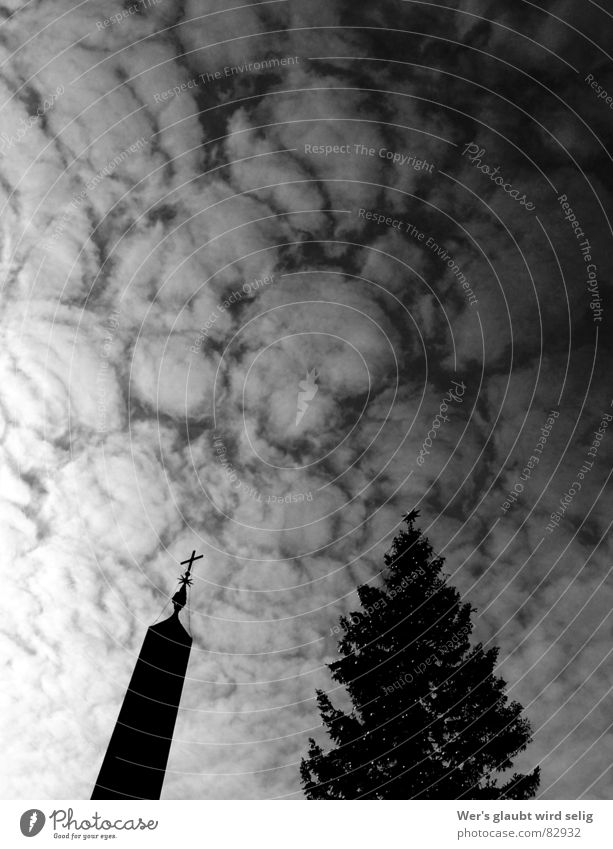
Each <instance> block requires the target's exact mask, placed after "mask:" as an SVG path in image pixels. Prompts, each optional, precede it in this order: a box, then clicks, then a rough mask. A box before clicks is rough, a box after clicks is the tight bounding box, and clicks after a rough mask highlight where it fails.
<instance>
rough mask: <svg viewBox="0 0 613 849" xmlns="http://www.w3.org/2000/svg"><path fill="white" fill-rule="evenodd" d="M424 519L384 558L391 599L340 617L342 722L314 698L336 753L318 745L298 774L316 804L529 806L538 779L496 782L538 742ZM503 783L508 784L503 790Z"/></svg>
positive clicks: (379, 597)
mask: <svg viewBox="0 0 613 849" xmlns="http://www.w3.org/2000/svg"><path fill="white" fill-rule="evenodd" d="M418 515H419V513H418V512H417V511H412V512H411V513H409V514H408V515H407V516H406V517H405V522H406V529H405V528H402V530H401V531H400V533H399V534H398V535H397V536H396V537H395V539H394V541H393V543H392V547H391V549H390V551H389V552H388V553H387V554H386V555H385V565H386V567H387V568H386V570H385V573H384V577H383V587H382V588H377V587H372V586H366V585H363V586H360V587H359V588H358V597H359V600H360V603H361V605H362V610H360V611H358V612H354V613H352V614H350V616H348V617H345V616H343V617H341V620H340V626H341V629H342V631H343V632H344V633H343V635H342V637H341V639H340V642H339V652H340V654H341V655H342V657H341V659H340V660H338V661H336V662H334V663H332V664H330V665H329V668H330V670H331V672H332V678H333V679H334V680H335V681H336V682H337V683H339V684H341V685H343V686H344V687H345V688H346V690H347V692H348V695H349V696H350V698H351V701H352V703H353V710H352V711H351V712H350V713H344V712H343V711H342V710H339V709H337V708H335V707H334V706H333V705H332V702H331V701H330V699H329V698H328V696H327V695H326V694H325V693H324V692H323V691H321V690H318V691H317V702H318V706H319V710H320V713H321V716H322V719H323V724H324V726H325V727H326V729H327V731H328V734H329V736H330V737H331V739H332V741H333V742H334V743H335V744H336V746H335V748H332V749H331V750H330V751H328V752H324V751H323V750H322V748H321V747H320V746H319V745H317V743H316V742H315V741H314V740H313V739H312V738H311V739H310V740H309V751H308V755H307V757H306V758H305V759H303V760H302V763H301V768H300V772H301V776H302V783H303V787H304V791H305V794H306V796H307V798H309V799H417V798H419V799H529V798H532V797H533V796H534V795H535V793H536V790H537V788H538V785H539V768H538V767H537V768H536V769H535V770H534V771H533V772H531V773H529V774H528V775H519V774H517V773H515V774H514V775H513V776H512V777H511V778H507V780H506V781H505V782H504V783H503V784H502V785H500V786H499V785H498V784H497V774H498V773H500V772H501V771H506V770H508V769H510V768H511V767H512V759H513V758H514V757H515V756H516V755H517V754H518V753H519V752H522V751H523V750H524V749H525V748H526V746H527V745H528V743H529V742H530V739H531V731H530V725H529V723H528V721H527V720H526V719H525V718H523V717H522V716H521V713H522V706H521V705H520V704H519V703H518V702H510V701H509V699H508V697H507V696H506V695H505V692H504V690H505V687H506V684H505V682H504V681H503V680H502V678H499V677H496V676H495V675H494V668H495V666H496V659H497V657H498V649H497V648H491V649H488V650H487V651H486V650H484V649H483V647H482V645H481V644H480V643H479V644H478V645H475V646H474V647H471V645H470V643H469V636H470V634H471V632H472V628H473V626H472V624H471V614H472V613H473V612H474V608H472V607H471V606H470V604H468V603H462V601H461V597H460V594H459V592H458V591H457V589H455V588H454V587H451V586H449V585H448V584H447V582H446V576H445V575H443V574H442V573H441V568H442V566H443V563H444V558H442V557H438V556H436V557H434V558H433V557H432V553H433V549H432V546H431V545H430V543H429V542H428V540H427V538H425V537H424V536H422V535H421V532H420V531H419V530H418V529H416V528H415V519H416V518H417V517H418ZM502 780H503V781H504V778H503V779H502Z"/></svg>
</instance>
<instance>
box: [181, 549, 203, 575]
mask: <svg viewBox="0 0 613 849" xmlns="http://www.w3.org/2000/svg"><path fill="white" fill-rule="evenodd" d="M203 557H204V554H199V555H198V556H197V557H196V552H195V551H192V553H191V555H190V557H189V558H188V559H187V560H182V561H181V566H185V565H187V571H188V572H191V569H192V564H193V562H194V560H202V558H203Z"/></svg>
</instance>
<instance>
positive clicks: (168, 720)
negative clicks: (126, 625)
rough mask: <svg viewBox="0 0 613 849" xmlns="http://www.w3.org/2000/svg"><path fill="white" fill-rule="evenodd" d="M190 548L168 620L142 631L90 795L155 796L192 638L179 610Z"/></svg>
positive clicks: (188, 581)
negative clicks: (106, 747) (114, 722)
mask: <svg viewBox="0 0 613 849" xmlns="http://www.w3.org/2000/svg"><path fill="white" fill-rule="evenodd" d="M201 558H202V555H199V556H198V557H197V556H196V552H195V551H193V552H192V555H191V557H190V558H189V559H188V560H184V561H183V562H182V563H181V565H182V566H183V565H185V564H187V570H186V571H185V573H184V574H183V575H182V576H181V578H180V579H179V582H180V587H179V589H178V590H177V592H176V593H175V594H174V595H173V597H172V603H173V607H174V610H173V612H172V614H171V616H169V617H168V619H165V620H164V621H163V622H160V623H159V624H156V625H152V626H151V627H150V628H149V629H148V630H147V634H146V635H145V639H144V641H143V646H142V648H141V651H140V655H139V657H138V660H137V662H136V666H135V667H134V672H133V674H132V678H131V679H130V684H129V685H128V689H127V691H126V694H125V697H124V700H123V705H122V707H121V710H120V712H119V717H118V718H117V723H116V725H115V730H114V731H113V734H112V736H111V739H110V742H109V745H108V749H107V751H106V755H105V757H104V760H103V762H102V767H101V768H100V773H99V775H98V780H97V781H96V786H95V787H94V792H93V793H92V799H159V798H160V795H161V793H162V785H163V783H164V775H165V772H166V764H167V762H168V754H169V752H170V746H171V743H172V735H173V732H174V727H175V722H176V719H177V712H178V709H179V702H180V700H181V692H182V690H183V681H184V678H185V672H186V670H187V663H188V661H189V654H190V650H191V646H192V638H191V636H190V635H189V634H188V632H187V631H186V629H185V628H184V627H183V624H182V622H181V620H180V619H179V613H180V611H181V610H183V608H184V607H185V606H186V604H187V588H188V587H189V586H191V583H192V579H191V569H192V565H193V563H194V561H195V560H200V559H201Z"/></svg>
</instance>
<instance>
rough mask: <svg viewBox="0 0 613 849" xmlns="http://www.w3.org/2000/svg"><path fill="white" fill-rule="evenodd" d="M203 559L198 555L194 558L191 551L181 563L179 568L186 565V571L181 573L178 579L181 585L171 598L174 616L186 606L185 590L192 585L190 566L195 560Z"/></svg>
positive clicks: (194, 553)
mask: <svg viewBox="0 0 613 849" xmlns="http://www.w3.org/2000/svg"><path fill="white" fill-rule="evenodd" d="M203 557H204V555H203V554H199V555H198V556H196V552H195V551H192V553H191V556H190V557H189V558H188V559H187V560H182V561H181V566H185V565H186V564H187V569H186V571H185V572H184V573H183V575H181V577H180V578H179V583H180V584H181V586H180V587H179V589H178V590H177V592H176V593H175V594H174V595H173V597H172V603H173V604H174V607H175V615H176V616H178V615H179V611H180V610H183V608H184V607H185V605H186V604H187V588H188V587H191V585H192V579H191V571H192V565H193V564H194V561H195V560H202V558H203Z"/></svg>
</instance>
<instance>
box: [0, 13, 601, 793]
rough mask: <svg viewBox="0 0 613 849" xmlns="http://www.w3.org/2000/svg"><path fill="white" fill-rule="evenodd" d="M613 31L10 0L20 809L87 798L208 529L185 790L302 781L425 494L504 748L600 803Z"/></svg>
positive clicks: (7, 208)
mask: <svg viewBox="0 0 613 849" xmlns="http://www.w3.org/2000/svg"><path fill="white" fill-rule="evenodd" d="M612 35H613V16H612V15H611V13H610V12H608V11H607V10H606V8H605V7H604V6H601V5H599V4H598V3H596V2H593V1H592V0H580V2H577V0H575V2H571V0H551V2H542V3H541V4H540V5H539V6H537V5H536V4H534V3H530V2H527V0H519V2H516V3H513V4H508V3H505V2H502V0H495V1H493V2H487V0H454V2H448V3H424V2H417V0H414V1H413V0H411V2H396V0H394V2H388V0H385V2H382V3H377V4H372V3H368V4H361V3H351V2H345V0H326V1H325V2H322V0H311V2H309V3H308V4H307V3H300V2H298V0H266V2H261V3H253V4H249V3H245V4H239V3H228V2H221V0H219V2H215V1H214V0H200V2H194V0H185V2H182V3H174V2H170V0H157V2H154V0H145V1H144V2H140V0H139V2H135V3H132V4H129V3H126V4H122V3H119V2H114V1H113V0H96V2H93V1H92V0H86V2H81V3H76V2H72V0H70V1H69V0H45V2H44V3H43V2H34V0H29V2H19V1H18V0H4V2H3V4H2V5H1V6H0V51H1V63H0V68H1V70H0V115H1V118H2V120H1V122H0V204H1V209H2V214H1V216H0V222H1V227H2V237H1V263H2V275H1V290H0V297H1V305H0V339H1V344H0V456H1V459H0V523H1V536H0V538H1V539H2V546H1V548H0V568H1V570H2V585H3V597H4V602H3V617H2V625H1V629H0V640H1V642H0V645H1V650H0V658H1V660H2V664H3V677H4V680H5V682H6V684H5V686H4V687H3V688H2V692H1V693H0V722H1V724H2V739H3V741H4V747H3V759H2V760H3V763H2V767H1V771H0V793H1V794H2V797H3V798H8V799H11V798H38V799H45V798H49V799H53V798H60V799H67V798H75V799H86V798H89V796H90V794H91V790H92V787H93V784H94V782H95V779H96V776H97V773H98V770H99V767H100V763H101V760H102V756H103V753H104V751H105V748H106V745H107V742H108V739H109V737H110V734H111V731H112V728H113V725H114V723H115V720H116V717H117V713H118V710H119V706H120V704H121V699H122V697H123V693H124V691H125V688H126V686H127V683H128V681H129V678H130V674H131V671H132V668H133V665H134V662H135V659H136V657H137V656H138V652H139V649H140V645H141V643H142V639H143V636H144V634H145V631H146V628H147V627H148V626H149V625H150V624H152V623H153V622H154V621H155V620H156V618H159V617H161V616H162V615H165V614H164V613H163V610H164V605H165V604H166V603H167V601H168V597H169V596H170V595H171V594H172V593H173V592H174V590H175V588H176V579H177V577H178V575H179V572H180V568H181V567H180V566H179V563H180V561H182V560H184V559H185V558H187V557H188V556H189V554H190V553H191V552H192V550H196V551H197V552H198V553H201V554H203V555H204V559H203V560H200V561H198V562H197V563H196V564H195V566H194V586H193V589H192V596H191V612H190V616H191V620H190V626H191V631H192V633H193V636H194V645H193V648H192V654H191V659H190V665H189V668H188V674H187V678H186V683H185V687H184V691H183V700H182V704H181V711H180V713H179V718H178V721H177V726H176V730H175V736H174V743H173V747H172V750H171V755H170V760H169V764H168V771H167V775H166V781H165V785H164V792H163V798H167V799H171V798H172V799H213V798H215V799H217V798H225V799H264V798H267V799H270V798H290V799H291V798H301V797H302V794H301V789H300V784H299V772H298V765H299V761H300V758H301V756H303V755H304V753H305V751H306V746H307V738H308V737H309V736H314V737H316V739H317V740H318V741H319V742H321V743H325V735H324V732H323V729H322V728H321V727H320V719H319V715H318V713H317V709H316V705H315V701H314V696H315V689H316V688H317V687H321V688H322V689H324V690H326V691H328V692H329V693H330V695H331V697H332V699H333V701H335V702H336V703H338V704H342V703H343V698H344V697H343V693H342V692H340V691H338V690H337V689H335V686H334V685H333V683H332V682H331V679H330V676H329V672H328V670H327V667H326V663H329V662H331V661H333V660H334V659H335V657H336V639H337V636H336V634H335V631H334V628H335V625H336V623H337V622H338V617H339V616H340V615H341V614H343V613H346V612H347V611H350V610H352V609H356V607H357V597H356V593H355V590H356V587H357V585H358V584H359V583H361V582H365V581H370V582H374V583H376V582H377V581H379V580H380V570H381V567H382V562H383V561H382V557H383V553H384V552H385V551H386V549H387V548H388V547H389V545H390V543H391V540H392V538H393V536H394V533H395V532H397V530H398V528H399V526H400V524H401V522H402V516H403V514H405V513H406V512H407V511H408V510H411V509H418V510H419V511H420V523H421V528H422V530H423V531H424V533H426V534H427V535H428V536H429V538H430V540H431V541H432V544H433V546H434V548H435V550H436V551H437V552H439V553H441V554H443V555H444V556H445V557H446V558H447V562H446V568H447V571H448V573H449V575H450V580H451V581H453V583H454V584H455V585H456V586H458V588H459V589H460V591H461V592H462V594H463V596H464V597H465V598H466V599H467V600H470V602H471V603H472V604H473V605H474V607H475V608H476V612H475V614H474V623H475V632H474V635H473V637H474V639H475V640H481V641H483V643H484V644H486V645H498V646H499V647H500V657H499V667H498V673H499V674H500V675H502V676H503V677H504V679H505V680H506V681H507V682H508V692H509V694H510V695H511V696H512V697H513V698H515V699H518V700H519V701H520V702H521V703H522V704H523V705H524V706H525V708H526V715H527V716H528V718H529V719H530V721H531V723H532V727H533V731H534V740H533V743H532V744H531V745H530V747H529V748H528V749H527V751H526V752H525V753H524V754H522V755H521V756H520V757H519V758H518V759H517V761H516V763H515V768H516V769H518V770H520V771H527V770H530V769H533V768H534V766H535V765H537V764H540V765H541V768H542V782H541V787H540V790H539V794H540V796H541V798H548V799H553V798H558V799H601V798H610V797H611V792H612V786H611V781H612V773H611V756H610V752H611V751H612V743H613V740H612V739H611V735H612V725H611V692H610V691H611V685H610V677H611V676H610V674H608V673H609V670H610V664H611V658H610V652H611V644H612V639H611V630H612V626H613V621H612V618H611V613H612V606H613V585H612V579H611V571H610V570H611V542H610V538H609V537H608V531H609V529H610V524H611V522H610V513H611V511H610V506H611V496H610V488H609V478H610V475H611V470H612V463H613V424H611V422H612V421H613V385H612V382H611V371H610V359H609V358H610V347H611V342H610V339H611V333H610V313H609V310H610V302H609V290H610V278H611V270H612V269H611V255H612V252H611V237H612V235H613V230H612V228H611V222H610V220H609V218H608V212H609V210H610V208H611V189H610V186H611V167H612V158H611V152H610V151H611V141H612V138H611V111H610V110H611V106H612V100H613V98H612V97H609V94H611V95H613V65H612V61H613V59H612V57H611V56H610V55H609V53H608V52H607V45H610V44H611V41H612ZM166 612H168V608H166Z"/></svg>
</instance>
